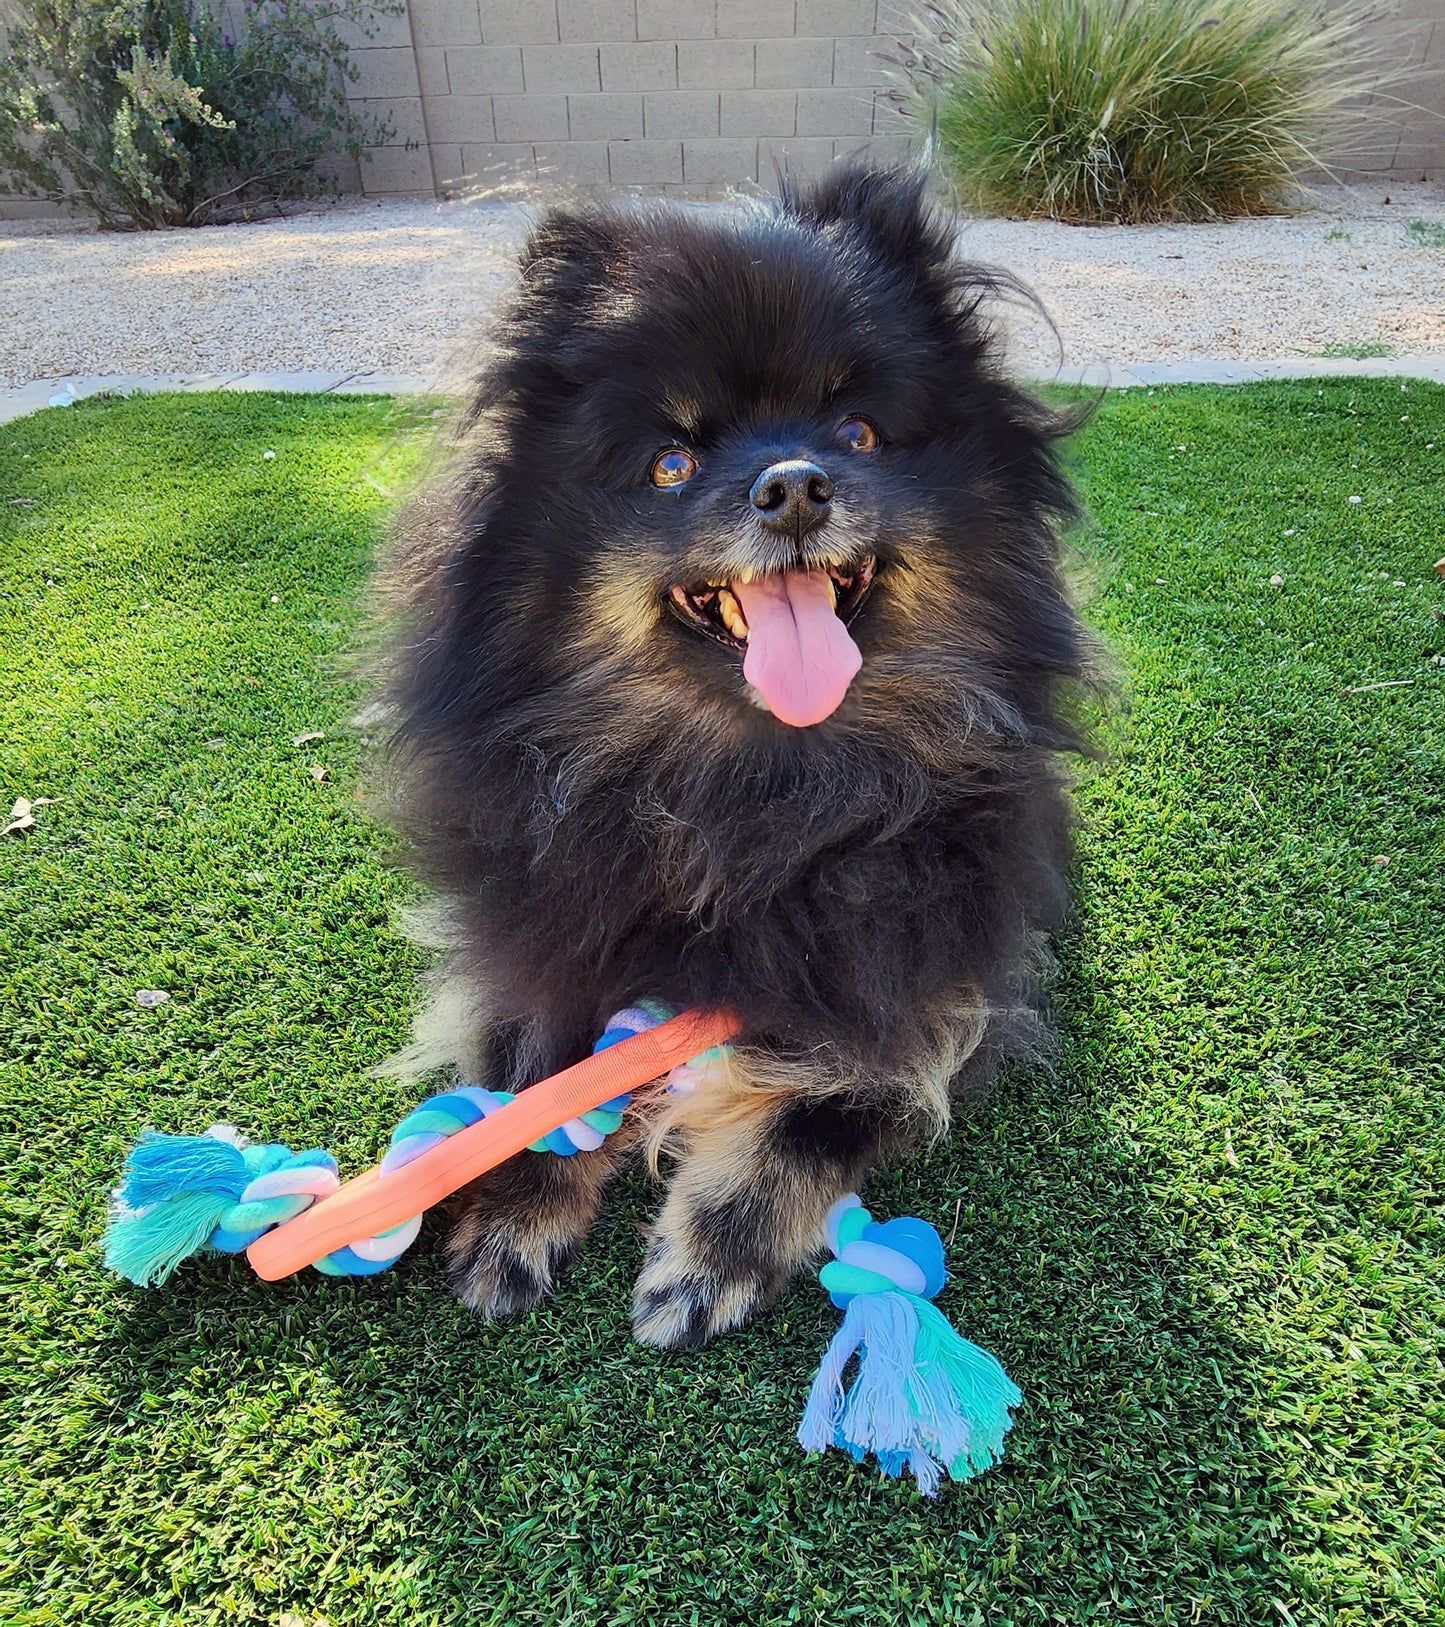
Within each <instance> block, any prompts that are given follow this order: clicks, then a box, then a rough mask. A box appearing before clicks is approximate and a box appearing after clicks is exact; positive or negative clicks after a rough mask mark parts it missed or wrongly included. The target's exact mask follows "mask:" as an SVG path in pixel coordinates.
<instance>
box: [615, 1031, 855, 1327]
mask: <svg viewBox="0 0 1445 1627" xmlns="http://www.w3.org/2000/svg"><path fill="white" fill-rule="evenodd" d="M740 1065H742V1066H746V1063H745V1062H741V1064H740ZM705 1092H706V1087H704V1089H703V1091H702V1092H700V1093H699V1094H700V1095H704V1094H705ZM718 1108H719V1111H718V1115H717V1118H716V1120H715V1121H714V1122H709V1121H708V1117H707V1102H706V1100H703V1101H700V1102H699V1103H698V1104H697V1107H696V1109H695V1110H694V1111H693V1112H691V1113H690V1114H689V1115H688V1117H689V1120H690V1125H691V1127H690V1128H689V1129H688V1131H687V1133H686V1144H685V1151H684V1153H683V1156H682V1160H681V1163H680V1165H679V1167H678V1168H677V1170H676V1172H675V1173H674V1174H673V1177H672V1180H671V1182H670V1184H669V1188H668V1195H667V1201H666V1203H665V1204H664V1206H663V1209H662V1213H661V1214H660V1215H659V1216H658V1218H657V1221H656V1223H655V1225H654V1226H653V1227H652V1230H651V1234H650V1242H649V1245H648V1250H647V1258H646V1260H645V1261H644V1263H643V1267H642V1273H641V1275H640V1276H639V1277H638V1279H637V1285H636V1287H635V1289H634V1291H633V1311H632V1327H633V1331H634V1332H635V1333H636V1335H637V1337H638V1338H639V1339H641V1340H642V1341H644V1342H645V1343H647V1344H654V1345H663V1346H666V1347H672V1348H682V1347H685V1346H692V1345H700V1344H703V1343H704V1342H705V1341H706V1340H708V1339H711V1338H712V1337H713V1335H714V1334H718V1333H723V1332H726V1331H727V1330H728V1329H729V1328H736V1327H740V1326H741V1325H742V1324H743V1323H744V1322H746V1321H747V1320H748V1318H749V1317H750V1316H752V1315H753V1314H754V1312H756V1311H758V1310H760V1309H762V1308H763V1307H764V1306H765V1305H767V1304H769V1303H770V1302H771V1301H772V1300H773V1299H775V1298H776V1297H777V1295H778V1294H779V1293H780V1292H781V1291H782V1289H783V1288H784V1287H785V1286H786V1284H787V1282H788V1280H789V1278H790V1277H792V1275H793V1274H794V1272H796V1271H797V1270H798V1269H799V1268H800V1267H801V1266H803V1265H804V1264H805V1263H806V1262H807V1261H808V1260H809V1258H810V1257H811V1256H813V1255H815V1254H817V1253H818V1252H819V1251H820V1250H821V1249H822V1248H823V1246H824V1241H825V1240H824V1236H823V1221H824V1218H825V1216H826V1215H827V1213H828V1210H829V1208H830V1207H831V1205H832V1204H833V1203H834V1202H836V1201H837V1199H838V1198H840V1197H842V1196H843V1194H844V1193H845V1192H849V1191H852V1190H853V1188H854V1187H856V1186H857V1185H858V1183H859V1182H860V1181H861V1180H862V1178H863V1175H864V1173H865V1172H866V1170H867V1169H868V1167H869V1165H870V1164H871V1163H872V1162H873V1161H874V1159H875V1158H876V1157H877V1155H878V1152H879V1150H880V1144H881V1141H882V1137H883V1126H884V1123H885V1120H884V1117H883V1115H882V1114H881V1113H880V1112H879V1110H878V1109H877V1108H874V1107H869V1106H864V1105H860V1104H858V1103H856V1102H854V1101H852V1100H851V1099H849V1098H847V1097H843V1096H833V1097H828V1096H821V1097H819V1096H799V1095H796V1094H785V1093H781V1092H775V1091H771V1090H770V1091H754V1092H744V1093H742V1094H733V1095H730V1096H728V1097H727V1098H726V1099H725V1100H722V1101H720V1102H719V1103H718Z"/></svg>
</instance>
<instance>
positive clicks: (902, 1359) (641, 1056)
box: [105, 1001, 1023, 1497]
mask: <svg viewBox="0 0 1445 1627" xmlns="http://www.w3.org/2000/svg"><path fill="white" fill-rule="evenodd" d="M736 1031H737V1020H736V1018H735V1017H734V1016H733V1015H732V1014H731V1013H729V1012H726V1011H722V1012H709V1013H703V1012H697V1011H685V1012H682V1013H680V1014H678V1015H671V1014H670V1013H669V1012H668V1011H667V1009H666V1008H665V1007H661V1006H658V1005H655V1004H653V1003H651V1002H648V1001H642V1002H639V1004H638V1005H636V1006H633V1007H629V1008H628V1009H627V1010H626V1011H622V1012H619V1013H618V1014H617V1015H616V1016H615V1017H613V1018H612V1019H611V1020H610V1021H609V1023H608V1025H607V1028H606V1031H605V1032H604V1033H603V1035H602V1037H601V1038H600V1039H599V1040H598V1041H597V1043H596V1045H595V1046H594V1047H593V1054H592V1055H591V1056H590V1057H588V1058H587V1059H586V1060H585V1061H583V1062H579V1063H577V1064H576V1065H575V1066H573V1067H571V1068H565V1069H563V1071H562V1072H561V1073H558V1074H554V1075H553V1076H552V1077H551V1078H550V1079H544V1080H541V1081H540V1082H539V1083H537V1084H535V1085H533V1086H531V1087H530V1088H529V1089H527V1090H524V1091H522V1092H521V1093H520V1094H518V1095H515V1096H513V1095H511V1094H510V1093H508V1092H505V1091H488V1090H484V1089H482V1088H481V1087H479V1086H474V1085H463V1086H458V1087H456V1088H454V1089H452V1090H448V1091H443V1092H441V1093H440V1094H439V1095H436V1096H432V1097H430V1098H428V1099H427V1100H426V1101H424V1102H423V1103H422V1104H421V1105H420V1107H418V1108H416V1109H415V1110H414V1111H413V1112H411V1113H409V1114H408V1115H407V1117H406V1118H404V1119H403V1120H402V1121H401V1123H400V1124H399V1125H397V1127H396V1129H395V1130H394V1131H393V1132H392V1136H391V1145H390V1147H389V1148H388V1150H387V1153H386V1156H385V1157H384V1158H383V1159H382V1161H381V1163H380V1164H379V1165H378V1166H377V1167H376V1168H375V1169H372V1170H369V1171H368V1172H367V1173H366V1174H365V1175H361V1176H358V1177H357V1178H356V1179H355V1180H352V1181H348V1182H345V1183H344V1184H343V1183H342V1181H341V1178H340V1175H339V1173H338V1170H337V1165H336V1160H335V1159H334V1158H333V1157H332V1156H331V1155H330V1153H327V1152H323V1151H321V1150H320V1149H319V1148H313V1149H312V1150H310V1151H307V1152H299V1153H293V1152H292V1151H291V1149H290V1148H289V1147H286V1146H283V1145H281V1144H279V1143H269V1144H265V1145H254V1146H253V1145H247V1144H246V1143H245V1142H244V1140H243V1139H242V1138H241V1137H240V1136H239V1134H238V1133H237V1132H236V1131H235V1130H234V1129H232V1128H231V1127H230V1126H228V1125H219V1124H217V1125H212V1126H211V1128H210V1129H209V1130H208V1131H206V1133H205V1134H204V1135H199V1136H171V1135H158V1134H156V1133H154V1132H151V1133H148V1134H146V1135H144V1136H142V1137H141V1139H140V1141H139V1142H138V1143H137V1144H136V1146H135V1147H134V1148H133V1149H132V1151H131V1154H130V1157H129V1158H128V1159H127V1160H126V1166H125V1172H124V1175H123V1178H122V1181H121V1185H120V1187H119V1189H118V1190H117V1192H116V1202H115V1208H114V1210H113V1213H112V1217H111V1221H110V1225H109V1228H108V1230H107V1234H106V1241H105V1261H106V1264H107V1265H108V1266H109V1267H110V1268H111V1269H112V1270H114V1271H117V1272H119V1273H120V1275H121V1276H124V1277H128V1278H129V1279H130V1280H131V1281H132V1282H135V1283H138V1284H140V1285H141V1286H143V1287H148V1286H150V1285H152V1284H157V1283H162V1282H164V1281H165V1280H166V1278H167V1277H169V1276H170V1274H171V1273H172V1272H173V1271H174V1270H175V1269H176V1267H177V1266H178V1265H180V1264H181V1262H182V1261H184V1260H187V1259H189V1258H190V1257H191V1256H192V1255H194V1254H198V1253H201V1252H203V1251H204V1250H206V1249H214V1250H219V1251H220V1252H222V1253H226V1254H239V1253H242V1252H244V1253H245V1254H246V1256H247V1258H248V1260H249V1261H250V1263H251V1265H252V1266H253V1267H254V1268H255V1270H256V1272H257V1274H258V1275H259V1276H260V1277H262V1278H264V1279H265V1280H266V1281H275V1280H276V1279H277V1278H280V1277H285V1276H289V1275H291V1273H292V1272H295V1271H299V1270H301V1269H302V1268H303V1267H304V1266H307V1265H314V1266H315V1267H316V1269H317V1270H318V1271H321V1272H324V1273H326V1274H327V1275H329V1276H374V1275H376V1274H377V1273H378V1272H381V1271H385V1270H387V1269H388V1267H390V1266H392V1265H395V1264H396V1262H397V1260H399V1259H400V1258H401V1256H402V1254H403V1253H404V1252H405V1251H406V1249H407V1248H408V1247H409V1246H410V1245H411V1243H412V1242H413V1241H414V1240H415V1238H416V1235H417V1233H418V1231H419V1230H420V1228H421V1216H422V1211H424V1210H425V1209H428V1208H430V1207H431V1206H432V1205H433V1204H434V1203H438V1202H440V1201H441V1199H442V1198H444V1197H446V1196H448V1195H449V1194H450V1193H452V1192H455V1191H457V1190H458V1188H460V1187H462V1186H465V1185H466V1183H467V1182H468V1181H471V1180H474V1179H475V1178H476V1177H477V1176H478V1175H481V1174H484V1173H485V1172H486V1171H487V1170H489V1169H492V1168H493V1167H495V1166H496V1165H497V1164H500V1163H502V1162H503V1161H504V1160H505V1159H507V1158H510V1157H512V1156H513V1155H514V1154H516V1153H519V1152H521V1151H523V1150H524V1149H525V1148H530V1149H531V1150H532V1151H533V1152H540V1153H551V1154H554V1155H557V1156H560V1157H564V1158H570V1157H574V1156H575V1155H576V1154H577V1153H579V1152H589V1151H593V1150H595V1149H596V1148H598V1147H600V1146H601V1145H602V1143H603V1141H604V1139H605V1138H606V1137H607V1136H608V1135H610V1134H611V1133H612V1132H613V1131H614V1130H616V1129H617V1128H618V1127H619V1125H620V1124H621V1122H622V1114H623V1112H624V1110H625V1109H626V1108H627V1106H628V1105H629V1103H630V1101H631V1092H632V1091H633V1090H635V1089H636V1088H637V1087H639V1086H641V1085H644V1084H646V1083H648V1082H649V1081H651V1080H654V1079H660V1078H662V1077H663V1076H664V1075H665V1076H666V1077H667V1079H668V1089H669V1090H673V1091H677V1092H679V1093H686V1092H688V1091H690V1090H693V1089H695V1088H696V1087H697V1085H698V1084H699V1083H700V1082H701V1081H702V1080H703V1079H704V1078H705V1077H706V1075H707V1072H708V1070H709V1069H710V1068H712V1067H714V1066H716V1065H717V1064H718V1062H719V1061H720V1060H721V1058H722V1056H723V1048H724V1047H725V1045H726V1043H727V1041H728V1040H729V1039H731V1038H732V1037H733V1036H734V1034H735V1033H736ZM827 1230H828V1244H829V1247H830V1248H831V1249H832V1252H833V1254H834V1255H835V1258H834V1259H833V1260H831V1261H829V1263H828V1264H827V1265H825V1266H824V1267H823V1269H822V1271H821V1272H819V1280H820V1281H821V1282H822V1284H823V1286H824V1288H826V1289H827V1290H828V1292H829V1294H830V1296H831V1297H832V1300H833V1303H834V1304H835V1305H836V1306H837V1307H838V1308H839V1309H840V1310H842V1311H843V1312H844V1317H843V1325H842V1327H841V1328H840V1329H839V1330H838V1332H837V1334H836V1335H835V1336H834V1338H833V1340H832V1342H831V1344H829V1346H828V1349H827V1352H826V1353H825V1355H824V1357H823V1361H822V1364H821V1365H820V1366H819V1368H818V1373H817V1376H816V1377H815V1378H814V1380H813V1385H812V1388H811V1390H810V1391H809V1394H808V1403H807V1407H806V1409H805V1411H804V1413H803V1421H802V1424H801V1425H800V1427H799V1429H798V1440H799V1443H800V1444H801V1445H802V1446H803V1448H804V1450H805V1451H808V1452H822V1451H825V1450H826V1449H827V1448H828V1447H830V1446H839V1447H842V1448H843V1450H844V1451H847V1452H850V1453H851V1454H852V1456H853V1459H854V1461H855V1462H861V1461H862V1460H863V1458H864V1457H865V1456H866V1455H867V1454H868V1453H869V1452H872V1453H874V1454H875V1455H876V1457H877V1459H878V1463H879V1466H880V1467H881V1469H882V1470H883V1472H884V1474H887V1475H894V1476H897V1475H900V1474H901V1473H902V1472H903V1470H904V1468H905V1467H906V1468H909V1469H911V1470H912V1471H913V1474H914V1477H915V1478H916V1480H917V1482H918V1488H919V1490H920V1491H921V1492H922V1493H923V1495H924V1496H926V1497H933V1496H936V1495H937V1492H938V1487H939V1483H940V1481H941V1479H942V1476H943V1473H944V1471H945V1470H946V1471H947V1473H948V1475H949V1477H950V1478H951V1479H953V1480H967V1479H970V1478H971V1477H972V1476H973V1475H975V1474H978V1473H980V1472H982V1471H983V1470H984V1469H987V1468H989V1467H990V1466H991V1465H992V1464H993V1463H994V1462H995V1461H996V1460H997V1459H998V1458H999V1457H1000V1456H1002V1453H1003V1437H1004V1435H1005V1434H1006V1433H1007V1431H1008V1430H1009V1428H1010V1426H1011V1424H1012V1419H1011V1418H1010V1416H1009V1409H1010V1408H1011V1407H1016V1406H1018V1405H1019V1404H1020V1402H1021V1401H1022V1399H1023V1397H1022V1395H1021V1394H1020V1392H1019V1390H1018V1387H1017V1386H1016V1385H1015V1384H1014V1383H1013V1381H1012V1380H1011V1379H1010V1378H1009V1377H1008V1375H1007V1374H1006V1373H1005V1372H1004V1370H1003V1368H1002V1367H1000V1366H999V1364H998V1362H997V1361H996V1360H995V1359H994V1358H993V1357H992V1356H991V1355H989V1353H988V1352H987V1351H986V1350H981V1349H980V1348H979V1347H978V1346H977V1345H975V1344H970V1343H969V1341H968V1340H967V1339H964V1338H962V1337H961V1336H960V1335H959V1334H957V1333H955V1332H954V1330H953V1329H952V1328H951V1327H950V1326H949V1324H948V1322H947V1321H946V1320H945V1319H944V1318H943V1316H942V1315H941V1314H940V1313H939V1312H938V1311H937V1310H936V1309H935V1308H934V1307H933V1306H932V1305H931V1304H930V1303H929V1301H930V1300H931V1299H933V1297H934V1296H935V1295H936V1294H937V1293H938V1292H939V1290H940V1289H941V1288H942V1287H943V1284H944V1282H945V1281H946V1279H947V1272H946V1271H945V1269H944V1263H943V1241H942V1239H941V1238H940V1237H939V1235H938V1233H937V1231H935V1230H934V1228H933V1227H932V1226H930V1225H928V1224H927V1222H926V1221H922V1220H917V1219H914V1218H912V1217H904V1218H902V1219H899V1220H890V1221H888V1222H886V1223H885V1224H882V1225H879V1224H878V1223H876V1222H875V1221H874V1220H873V1217H872V1216H871V1215H870V1214H869V1212H868V1211H867V1210H866V1209H865V1208H864V1207H863V1206H862V1203H861V1201H860V1200H859V1198H858V1197H857V1195H856V1194H853V1193H850V1194H849V1195H848V1196H847V1197H845V1198H842V1199H840V1200H839V1201H838V1202H837V1203H836V1204H835V1205H834V1206H833V1208H832V1209H831V1210H830V1211H829V1213H828V1217H827ZM855 1354H856V1355H857V1358H858V1367H857V1372H856V1375H855V1377H854V1381H853V1387H852V1389H851V1390H846V1389H845V1387H844V1372H845V1370H846V1368H847V1367H848V1364H849V1362H850V1361H851V1360H852V1358H853V1356H854V1355H855Z"/></svg>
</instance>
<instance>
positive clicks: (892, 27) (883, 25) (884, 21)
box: [863, 0, 919, 38]
mask: <svg viewBox="0 0 1445 1627" xmlns="http://www.w3.org/2000/svg"><path fill="white" fill-rule="evenodd" d="M918 10H919V7H918V5H917V3H916V0H878V21H877V22H876V23H874V25H873V27H872V29H871V30H869V29H866V28H865V29H864V30H863V32H864V33H865V34H867V33H870V32H871V33H874V34H897V35H907V36H908V37H909V38H911V37H912V35H913V32H914V30H915V29H916V28H917V26H918V24H917V15H918Z"/></svg>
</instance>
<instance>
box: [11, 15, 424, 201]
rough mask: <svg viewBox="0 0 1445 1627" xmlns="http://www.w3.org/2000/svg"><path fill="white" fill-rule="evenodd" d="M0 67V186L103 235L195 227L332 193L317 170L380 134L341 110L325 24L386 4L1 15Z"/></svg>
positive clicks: (339, 79)
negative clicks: (5, 31)
mask: <svg viewBox="0 0 1445 1627" xmlns="http://www.w3.org/2000/svg"><path fill="white" fill-rule="evenodd" d="M9 10H10V17H11V20H10V23H9V38H8V41H7V49H6V53H5V55H4V57H3V58H0V178H5V179H6V182H7V184H8V186H9V189H10V190H12V191H18V192H21V193H23V194H25V195H27V196H31V197H42V198H47V199H49V200H51V201H52V202H56V203H62V202H63V203H74V204H79V205H81V206H82V207H84V208H87V209H90V210H92V211H94V213H95V214H96V215H97V216H98V217H99V218H100V220H101V222H102V223H103V224H104V225H107V226H195V225H201V224H203V223H205V222H207V221H213V220H219V219H226V218H231V217H234V216H236V215H239V214H249V213H254V212H257V211H260V210H264V209H266V208H267V207H270V206H273V205H274V204H275V203H276V202H277V201H278V200H280V199H282V198H293V197H304V196H308V195H314V194H315V193H317V192H319V191H322V190H325V189H327V188H328V187H330V186H333V185H334V181H333V180H332V178H331V177H330V176H329V175H328V174H327V172H326V170H325V167H324V165H323V164H322V160H323V159H324V158H325V157H326V156H327V155H328V154H330V153H334V152H336V151H346V152H349V153H351V154H352V155H353V156H359V155H360V154H361V151H362V148H363V147H364V146H365V145H366V144H367V143H369V142H375V141H378V140H381V139H384V137H385V135H386V134H387V133H388V131H387V129H386V127H385V126H384V125H382V124H381V123H379V122H378V121H377V120H376V119H375V118H374V117H364V116H362V115H359V114H358V113H357V112H356V111H355V110H354V109H353V108H352V107H351V105H350V104H349V103H348V102H347V100H346V89H345V86H346V81H347V79H348V78H353V79H354V78H355V77H356V69H355V67H353V66H352V65H351V63H350V61H349V57H348V51H347V46H346V43H345V41H344V40H343V39H342V36H341V34H340V33H339V32H338V28H337V24H338V23H340V22H343V21H348V22H353V23H355V24H357V25H358V26H359V27H361V28H362V30H363V32H371V31H374V25H373V24H372V22H371V18H372V16H373V15H374V14H375V13H377V12H383V13H386V12H389V13H395V12H397V11H399V10H400V0H373V3H371V4H368V5H362V4H360V3H355V0H336V3H334V4H312V3H308V0H245V5H244V15H243V26H242V27H241V28H240V29H239V30H238V32H237V36H236V37H235V38H233V37H232V36H231V35H230V34H228V33H227V32H226V31H225V28H224V26H223V24H222V21H221V19H220V16H219V15H218V13H217V11H216V10H215V9H213V8H212V6H211V4H209V3H208V0H13V3H12V5H11V7H10V8H9Z"/></svg>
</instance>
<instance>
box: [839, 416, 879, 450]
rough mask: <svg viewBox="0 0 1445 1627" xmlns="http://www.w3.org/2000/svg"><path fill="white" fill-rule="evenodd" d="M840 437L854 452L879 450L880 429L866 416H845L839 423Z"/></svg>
mask: <svg viewBox="0 0 1445 1627" xmlns="http://www.w3.org/2000/svg"><path fill="white" fill-rule="evenodd" d="M838 439H839V440H840V441H842V443H843V445H844V446H846V447H847V448H848V449H849V450H850V451H853V452H876V451H877V450H878V431H877V430H876V429H874V427H873V426H872V424H870V423H869V422H868V420H867V419H866V418H845V419H844V420H843V422H842V423H841V424H839V425H838Z"/></svg>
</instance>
